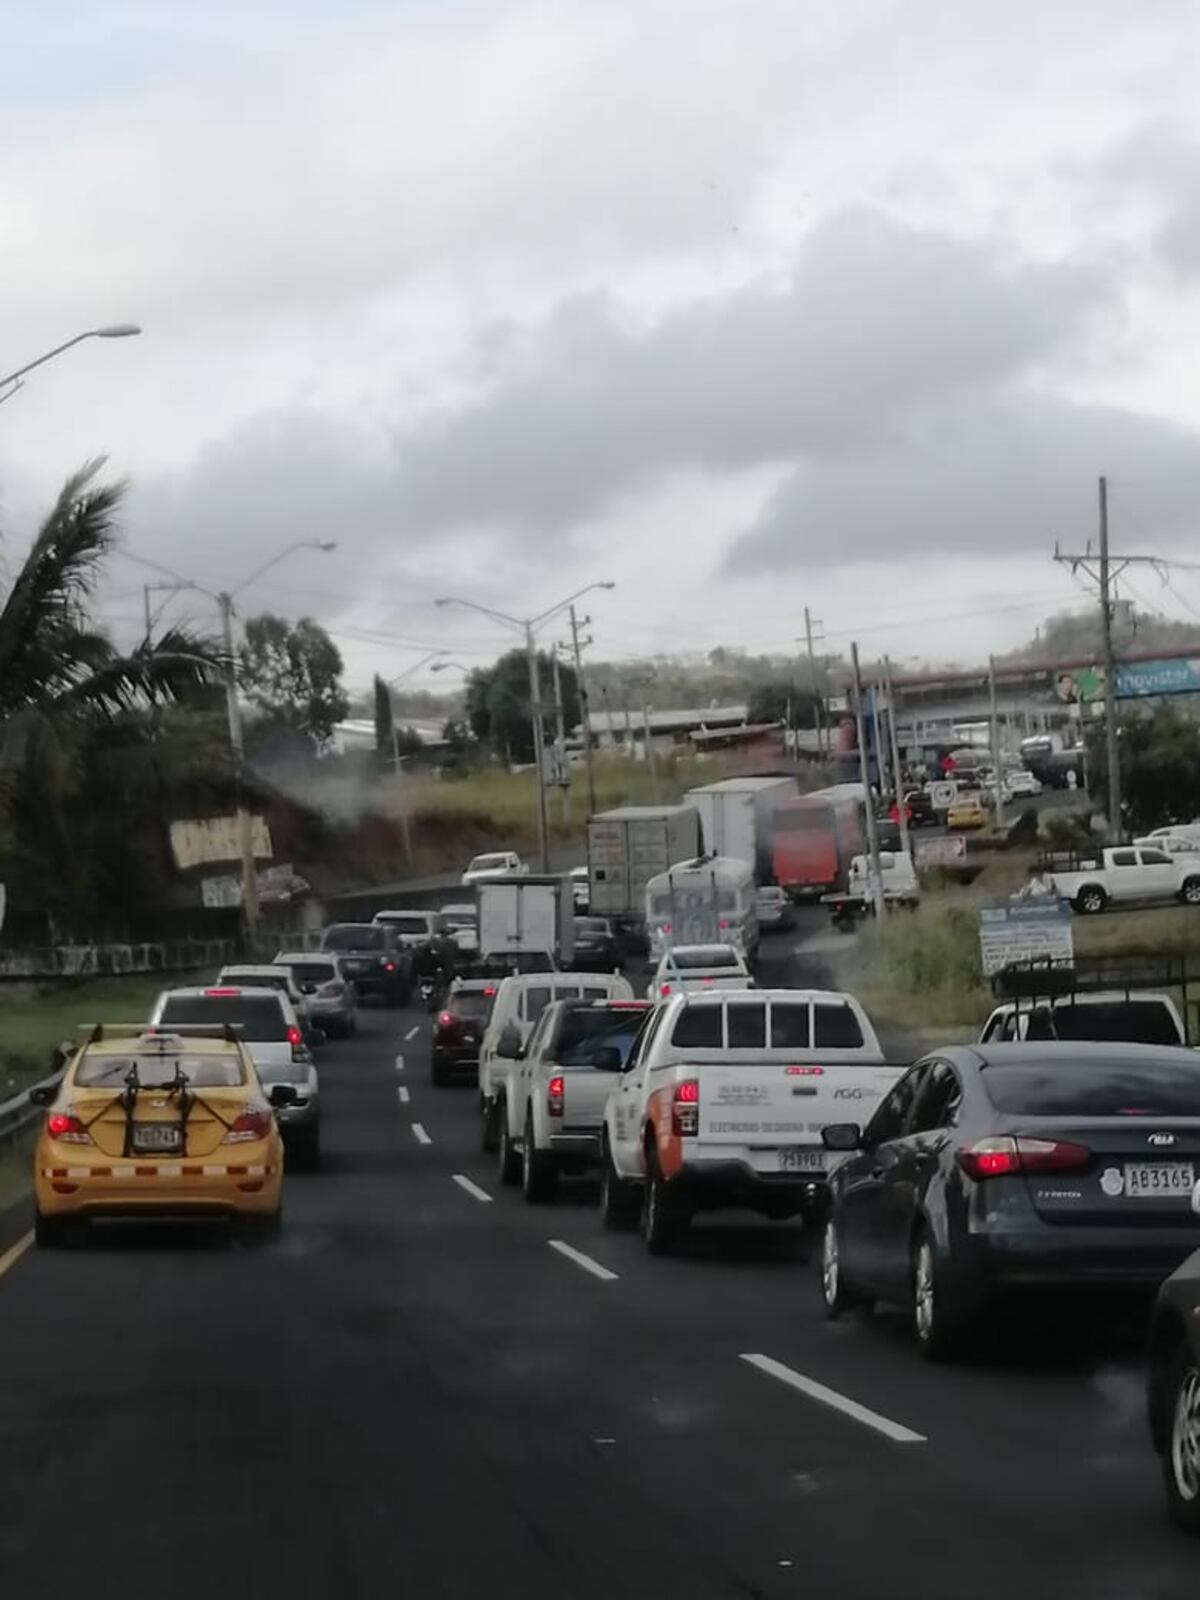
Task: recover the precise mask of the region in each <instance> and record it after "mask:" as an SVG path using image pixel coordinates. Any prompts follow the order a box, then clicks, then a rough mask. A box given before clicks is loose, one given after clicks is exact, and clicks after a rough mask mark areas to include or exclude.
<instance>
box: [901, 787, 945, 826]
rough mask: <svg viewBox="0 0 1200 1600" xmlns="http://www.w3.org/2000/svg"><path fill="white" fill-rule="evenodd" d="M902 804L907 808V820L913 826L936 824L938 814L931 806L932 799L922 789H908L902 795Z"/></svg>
mask: <svg viewBox="0 0 1200 1600" xmlns="http://www.w3.org/2000/svg"><path fill="white" fill-rule="evenodd" d="M904 804H905V806H906V808H907V810H908V820H909V823H910V825H911V826H912V827H914V828H933V827H936V826H937V820H938V815H937V812H936V811H935V810H934V808H933V800H932V799H931V797H930V796H929V795H928V794H927V793H926V791H925V790H924V789H910V790H909V791H908V793H907V794H906V795H905V796H904Z"/></svg>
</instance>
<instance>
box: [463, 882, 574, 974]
mask: <svg viewBox="0 0 1200 1600" xmlns="http://www.w3.org/2000/svg"><path fill="white" fill-rule="evenodd" d="M475 895H476V903H477V905H478V907H479V956H480V958H481V959H482V960H483V961H488V960H494V959H496V958H503V957H507V956H511V957H513V958H514V959H516V958H520V957H522V956H539V955H541V956H549V958H550V964H551V965H552V966H555V967H565V966H566V965H567V964H568V962H569V961H570V960H571V957H572V955H573V954H574V945H575V937H574V936H575V897H574V895H573V893H572V891H571V880H570V878H568V877H566V876H565V875H564V876H562V877H555V876H548V877H536V876H533V875H532V874H531V875H530V876H528V877H512V878H486V879H481V880H480V882H479V883H477V884H476V886H475Z"/></svg>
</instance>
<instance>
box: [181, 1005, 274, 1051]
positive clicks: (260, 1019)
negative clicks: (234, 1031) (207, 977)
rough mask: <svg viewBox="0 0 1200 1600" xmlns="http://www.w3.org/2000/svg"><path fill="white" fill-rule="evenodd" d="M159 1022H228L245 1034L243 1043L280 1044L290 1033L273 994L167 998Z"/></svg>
mask: <svg viewBox="0 0 1200 1600" xmlns="http://www.w3.org/2000/svg"><path fill="white" fill-rule="evenodd" d="M158 1020H159V1026H160V1027H166V1026H168V1025H169V1024H170V1023H173V1022H182V1023H185V1024H186V1023H205V1024H209V1025H212V1024H214V1023H222V1022H228V1023H231V1024H232V1025H233V1026H234V1027H235V1028H240V1029H241V1030H242V1038H243V1039H245V1040H247V1041H248V1042H250V1043H257V1044H270V1043H277V1042H279V1043H281V1042H282V1041H283V1040H285V1039H286V1038H287V1029H288V1025H287V1021H286V1019H285V1017H284V1012H283V1002H282V1001H281V1000H279V999H277V998H276V997H275V996H274V995H270V994H262V995H253V994H237V995H233V994H230V995H207V994H196V995H191V994H180V995H168V996H167V998H166V1000H165V1001H164V1002H163V1009H162V1015H161V1016H160V1017H159V1019H158Z"/></svg>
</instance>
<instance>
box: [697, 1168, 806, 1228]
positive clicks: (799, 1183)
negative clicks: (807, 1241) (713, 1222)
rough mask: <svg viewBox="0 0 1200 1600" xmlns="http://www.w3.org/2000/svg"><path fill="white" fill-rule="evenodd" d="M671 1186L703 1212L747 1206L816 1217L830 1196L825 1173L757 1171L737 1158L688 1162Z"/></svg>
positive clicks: (766, 1211) (772, 1213)
mask: <svg viewBox="0 0 1200 1600" xmlns="http://www.w3.org/2000/svg"><path fill="white" fill-rule="evenodd" d="M670 1186H671V1189H672V1191H673V1192H678V1193H679V1194H681V1195H682V1196H684V1197H686V1199H687V1201H688V1203H689V1204H691V1205H693V1206H694V1207H695V1208H696V1209H697V1210H700V1211H718V1210H722V1209H726V1208H731V1207H735V1206H745V1207H746V1208H747V1209H748V1210H751V1211H759V1212H761V1213H762V1214H763V1215H764V1216H771V1217H795V1216H800V1215H801V1214H805V1215H816V1214H818V1213H820V1212H821V1211H823V1210H824V1209H825V1206H826V1204H827V1201H828V1196H829V1183H828V1179H827V1177H826V1176H825V1175H824V1174H823V1173H819V1172H758V1171H757V1170H756V1169H755V1168H754V1167H752V1166H751V1165H750V1164H749V1162H746V1161H739V1160H737V1159H733V1160H729V1161H702V1162H695V1161H693V1162H689V1161H685V1162H684V1164H683V1166H682V1167H681V1168H680V1170H679V1172H678V1173H677V1174H676V1176H675V1177H674V1178H672V1179H671V1180H670Z"/></svg>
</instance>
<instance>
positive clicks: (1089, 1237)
mask: <svg viewBox="0 0 1200 1600" xmlns="http://www.w3.org/2000/svg"><path fill="white" fill-rule="evenodd" d="M680 954H681V952H679V951H677V952H676V955H677V958H678V956H679V955H680ZM730 954H732V952H730ZM727 962H728V957H722V956H718V955H717V954H716V952H715V950H709V951H707V952H706V954H705V957H704V959H703V962H701V961H700V960H697V963H696V965H695V966H692V965H690V964H689V957H688V955H687V953H686V952H682V960H680V959H677V960H676V964H675V968H674V971H673V974H672V976H671V977H670V978H669V979H668V978H666V977H665V975H664V976H663V982H662V983H660V982H659V981H658V978H659V975H658V974H656V978H655V982H654V983H653V984H652V985H651V987H650V990H649V992H648V994H647V997H646V998H645V999H638V998H635V997H634V995H633V993H632V989H631V987H630V985H629V984H628V983H626V982H625V981H624V980H623V979H620V978H614V977H613V976H612V975H610V974H601V973H596V974H581V973H536V974H521V975H514V976H510V977H508V978H505V979H503V980H502V981H501V982H500V983H499V984H497V985H496V986H495V993H494V994H493V995H491V996H489V997H488V998H489V999H490V1001H491V1008H490V1013H489V1014H488V1016H487V1018H486V1021H484V1019H483V1018H482V1017H481V1016H479V1015H476V1017H475V1018H474V1019H473V1036H474V1035H475V1034H477V1035H478V1036H479V1037H478V1068H477V1071H478V1088H479V1095H478V1112H479V1119H480V1143H481V1147H482V1149H483V1150H484V1151H485V1152H486V1153H488V1154H490V1155H492V1156H493V1157H494V1159H495V1161H496V1175H497V1179H498V1182H499V1185H500V1186H501V1187H514V1188H516V1187H519V1188H520V1189H521V1191H522V1193H523V1196H524V1198H525V1200H526V1201H527V1202H529V1203H530V1204H535V1205H546V1204H548V1203H552V1202H553V1200H554V1198H555V1196H556V1194H557V1192H558V1188H559V1184H560V1182H561V1180H563V1179H564V1178H569V1177H571V1176H573V1175H576V1174H580V1173H587V1172H591V1173H593V1174H594V1173H595V1172H596V1171H597V1170H598V1172H599V1178H600V1182H599V1206H600V1218H601V1222H602V1224H603V1226H604V1227H605V1228H608V1229H625V1228H630V1229H632V1228H635V1227H636V1228H639V1229H640V1231H641V1234H642V1237H643V1239H644V1242H645V1245H646V1248H647V1250H648V1251H649V1252H650V1253H651V1254H652V1255H655V1254H663V1253H666V1252H670V1251H673V1250H675V1249H677V1248H678V1247H679V1246H680V1244H681V1243H682V1241H683V1239H684V1238H685V1236H686V1234H687V1232H688V1230H689V1229H690V1227H691V1226H692V1223H693V1221H694V1219H695V1218H696V1217H697V1216H698V1215H699V1214H700V1213H702V1212H705V1211H719V1210H723V1209H726V1208H745V1207H749V1208H751V1209H753V1210H756V1211H757V1212H759V1213H760V1214H761V1215H763V1216H765V1217H767V1218H771V1219H782V1218H787V1217H795V1216H800V1217H803V1218H805V1219H806V1220H808V1221H810V1222H811V1223H812V1224H813V1225H814V1226H815V1227H816V1228H817V1230H818V1236H819V1239H820V1248H819V1284H820V1294H821V1298H822V1301H823V1304H824V1309H825V1312H826V1314H827V1315H828V1316H829V1317H830V1318H839V1317H841V1316H843V1315H845V1314H846V1313H847V1312H848V1311H850V1310H852V1309H858V1310H862V1309H869V1308H870V1307H871V1306H873V1305H875V1304H877V1303H878V1304H891V1305H895V1306H897V1307H900V1308H902V1310H904V1311H905V1312H906V1313H907V1315H908V1316H909V1317H910V1319H911V1326H912V1331H913V1337H914V1342H915V1345H916V1348H917V1350H918V1351H919V1352H920V1354H921V1355H923V1356H924V1357H926V1358H927V1359H929V1360H932V1361H947V1360H953V1359H957V1358H959V1357H961V1356H963V1355H965V1354H966V1353H968V1352H969V1351H970V1350H971V1349H972V1348H973V1346H974V1345H975V1344H976V1342H977V1341H978V1339H979V1338H980V1336H981V1335H982V1334H984V1333H985V1332H986V1331H987V1330H988V1329H989V1327H990V1325H991V1324H992V1322H993V1321H994V1313H995V1312H996V1310H997V1309H998V1308H1001V1307H1003V1306H1005V1305H1007V1304H1008V1303H1010V1302H1012V1301H1014V1300H1025V1301H1029V1300H1036V1299H1038V1298H1039V1297H1040V1298H1042V1299H1046V1300H1052V1298H1053V1296H1054V1295H1055V1294H1061V1293H1062V1292H1063V1291H1066V1292H1068V1293H1070V1294H1071V1295H1072V1296H1079V1295H1091V1294H1094V1293H1096V1292H1099V1291H1112V1290H1116V1291H1122V1292H1128V1291H1134V1292H1137V1291H1141V1292H1143V1293H1144V1294H1145V1295H1146V1296H1147V1298H1149V1297H1150V1296H1151V1295H1152V1294H1153V1293H1154V1291H1155V1290H1156V1289H1157V1290H1158V1293H1157V1297H1156V1299H1155V1301H1154V1307H1153V1311H1152V1315H1151V1321H1150V1342H1149V1351H1150V1359H1149V1375H1148V1394H1149V1409H1150V1425H1151V1436H1152V1439H1153V1443H1154V1445H1155V1448H1156V1449H1157V1450H1158V1452H1159V1453H1160V1455H1161V1457H1162V1462H1163V1477H1164V1484H1165V1487H1166V1496H1167V1503H1168V1506H1169V1509H1170V1511H1171V1514H1172V1516H1173V1518H1174V1519H1175V1521H1176V1522H1177V1523H1178V1524H1179V1525H1180V1526H1181V1527H1183V1528H1185V1529H1186V1530H1187V1531H1189V1532H1192V1533H1197V1534H1200V1250H1197V1249H1196V1245H1197V1242H1198V1240H1200V1224H1198V1223H1197V1220H1196V1212H1197V1211H1200V1067H1198V1065H1197V1056H1196V1054H1195V1052H1194V1051H1191V1050H1187V1049H1184V1048H1181V1047H1179V1046H1178V1045H1176V1044H1175V1043H1173V1042H1170V1041H1173V1039H1174V1037H1175V1036H1174V1035H1173V1034H1172V1033H1171V1032H1170V1031H1169V1030H1168V1031H1164V1029H1160V1025H1159V1020H1158V1017H1157V1014H1156V1013H1155V1012H1154V1010H1153V1005H1154V1002H1155V1000H1156V999H1161V997H1150V996H1146V995H1131V996H1126V997H1125V998H1126V1002H1127V1004H1128V1005H1129V1006H1131V1007H1132V1008H1133V1012H1134V1013H1136V1016H1137V1018H1138V1019H1140V1021H1139V1025H1145V1024H1146V1023H1147V1019H1148V1020H1149V1024H1150V1025H1151V1027H1152V1028H1153V1029H1154V1030H1155V1031H1153V1032H1152V1034H1151V1037H1152V1038H1164V1039H1166V1040H1167V1041H1168V1042H1165V1043H1161V1044H1160V1043H1146V1044H1143V1043H1098V1042H1095V1041H1094V1040H1090V1039H1088V1038H1087V1037H1086V1023H1087V1021H1088V1020H1089V1019H1090V1020H1091V1021H1092V1022H1093V1023H1095V1024H1096V1025H1098V1026H1101V1027H1103V1026H1105V1025H1111V1022H1112V1012H1113V1007H1114V1005H1115V1004H1117V1000H1116V998H1115V997H1114V996H1112V995H1109V994H1104V995H1097V996H1095V997H1092V996H1088V997H1080V999H1081V1002H1084V1003H1081V1004H1080V1006H1079V1007H1078V1008H1077V1009H1076V1010H1070V1011H1068V1010H1065V1009H1064V1008H1063V1007H1062V1004H1061V1002H1056V1008H1057V1011H1058V1015H1059V1018H1060V1026H1061V1027H1062V1028H1063V1029H1064V1030H1065V1032H1066V1035H1067V1036H1066V1037H1064V1038H1059V1037H1057V1036H1055V1035H1054V1034H1053V1033H1048V1034H1046V1035H1044V1036H1042V1037H1035V1036H1026V1037H1022V1038H1019V1039H1017V1038H1016V1036H1015V1034H1009V1035H1008V1036H1007V1038H1005V1037H1001V1034H1000V1031H999V1030H998V1028H997V1026H996V1023H997V1018H994V1019H990V1021H989V1024H988V1026H987V1027H985V1030H984V1032H985V1039H984V1040H982V1041H980V1042H977V1043H975V1044H971V1045H959V1046H952V1047H945V1048H943V1049H939V1050H937V1051H935V1052H934V1053H932V1054H931V1055H928V1056H925V1057H923V1058H922V1059H921V1060H919V1061H917V1062H916V1063H914V1064H912V1065H908V1064H903V1065H902V1064H899V1063H894V1062H889V1061H888V1060H887V1059H886V1056H885V1054H884V1052H883V1050H882V1048H881V1046H880V1043H879V1040H878V1038H877V1036H876V1034H875V1031H874V1029H873V1027H872V1025H871V1022H870V1019H869V1018H868V1017H867V1015H866V1013H865V1012H864V1010H863V1008H862V1007H861V1006H860V1005H859V1003H858V1002H857V1001H856V1000H855V998H854V997H853V996H852V995H849V994H844V993H837V992H833V991H824V990H815V989H814V990H801V989H787V988H779V989H774V988H772V989H759V988H756V987H754V986H753V980H752V979H749V978H748V977H747V976H746V975H745V973H744V971H742V972H741V973H740V975H739V978H738V980H737V982H735V983H730V982H729V981H728V979H729V977H730V976H732V974H731V971H730V968H729V966H728V965H727ZM453 999H454V996H453V992H452V994H451V996H450V998H449V1000H448V1002H447V1005H448V1007H449V1006H450V1005H452V1004H453ZM1092 1000H1094V1001H1095V1003H1094V1004H1088V1003H1086V1002H1087V1001H1092ZM449 1014H450V1013H449V1011H447V1013H445V1014H444V1015H443V1017H439V1018H438V1019H437V1021H436V1022H435V1024H434V1036H433V1037H434V1041H435V1043H436V1041H437V1039H438V1036H439V1028H440V1027H441V1026H442V1024H443V1022H444V1016H445V1015H449ZM999 1015H1000V1014H999V1013H998V1017H999ZM1004 1015H1005V1016H1008V1015H1009V1013H1008V1012H1005V1013H1004ZM1164 1016H1167V1019H1168V1021H1169V1020H1170V1019H1169V1016H1168V1015H1167V1013H1164ZM481 1023H482V1027H480V1024H481ZM1068 1023H1069V1027H1068ZM1180 1031H1182V1030H1180ZM1081 1032H1082V1034H1083V1038H1082V1039H1081V1038H1080V1034H1081ZM1014 1039H1016V1042H1011V1041H1012V1040H1014ZM457 1067H458V1072H457V1074H456V1075H457V1076H460V1077H463V1078H466V1079H468V1080H469V1079H470V1078H471V1076H472V1072H471V1068H470V1065H469V1054H468V1052H467V1051H466V1050H465V1049H464V1050H463V1052H462V1053H461V1054H460V1056H459V1057H458V1060H457ZM432 1079H433V1082H434V1084H436V1085H438V1086H441V1085H442V1084H443V1083H444V1082H445V1079H444V1078H443V1077H442V1076H440V1075H439V1073H438V1070H437V1068H436V1067H435V1068H434V1070H433V1074H432ZM454 1182H455V1183H456V1184H457V1185H458V1186H459V1188H460V1189H463V1190H464V1191H465V1192H466V1193H467V1194H469V1195H471V1197H472V1198H474V1199H475V1200H477V1201H478V1202H479V1203H481V1204H490V1203H492V1200H493V1197H492V1195H491V1194H489V1193H488V1192H487V1190H486V1189H483V1188H481V1187H480V1186H479V1185H478V1184H476V1183H475V1182H474V1180H473V1179H470V1178H469V1177H468V1176H467V1175H466V1174H462V1173H459V1174H455V1175H454ZM547 1243H548V1244H550V1245H551V1246H552V1247H553V1248H554V1249H555V1250H556V1251H557V1252H558V1253H559V1254H560V1255H565V1256H566V1258H567V1259H568V1260H571V1261H572V1262H574V1264H575V1265H577V1266H579V1267H580V1268H581V1269H582V1270H584V1271H587V1272H589V1273H591V1275H593V1276H595V1277H599V1278H601V1279H602V1280H603V1281H605V1282H613V1281H617V1280H618V1278H619V1274H618V1273H616V1272H615V1271H614V1270H613V1268H612V1267H611V1266H609V1265H608V1264H607V1263H605V1262H604V1261H602V1260H597V1259H595V1258H594V1257H592V1256H588V1255H585V1253H584V1252H582V1251H580V1250H578V1249H577V1248H576V1247H575V1246H570V1247H568V1248H566V1249H563V1248H560V1247H561V1246H563V1245H564V1244H565V1243H566V1241H562V1240H558V1241H552V1240H548V1241H547ZM743 1359H745V1360H746V1361H747V1362H748V1363H749V1364H751V1365H752V1366H755V1367H756V1368H757V1369H758V1370H759V1371H761V1372H763V1373H765V1374H766V1375H768V1376H771V1377H774V1378H776V1379H777V1380H778V1381H780V1382H784V1383H787V1384H788V1385H789V1386H790V1387H792V1388H793V1389H795V1390H797V1391H798V1392H802V1393H806V1394H808V1395H809V1397H810V1398H815V1399H820V1400H822V1401H823V1403H826V1404H829V1405H833V1406H835V1407H836V1408H837V1409H841V1410H843V1411H845V1412H846V1413H847V1414H849V1415H852V1416H856V1417H857V1419H858V1420H860V1421H864V1422H865V1423H866V1425H868V1426H877V1423H878V1424H880V1425H879V1426H877V1431H882V1432H883V1433H885V1434H886V1435H887V1436H889V1437H892V1438H894V1439H896V1440H898V1441H901V1442H917V1441H923V1439H924V1436H923V1435H921V1434H918V1433H915V1432H914V1431H913V1430H912V1429H910V1428H908V1427H907V1426H906V1425H905V1424H903V1423H900V1422H895V1421H893V1420H892V1419H888V1418H882V1419H879V1418H878V1414H877V1413H867V1414H866V1415H865V1416H864V1415H861V1414H860V1413H866V1411H867V1408H864V1407H861V1406H859V1405H858V1403H857V1402H856V1401H854V1400H852V1399H850V1398H849V1397H847V1396H844V1395H840V1394H837V1393H836V1392H835V1391H832V1390H825V1389H824V1387H823V1386H822V1385H820V1384H818V1383H816V1381H815V1380H813V1379H811V1378H809V1377H807V1376H806V1375H804V1374H802V1373H796V1372H795V1371H794V1370H793V1369H791V1368H790V1367H786V1366H785V1365H784V1364H783V1363H781V1362H779V1361H777V1360H776V1358H775V1357H772V1356H766V1355H760V1354H757V1353H754V1352H748V1353H746V1355H745V1356H744V1357H743ZM831 1397H832V1398H831ZM871 1418H874V1419H876V1420H875V1421H872V1420H870V1419H871Z"/></svg>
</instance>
